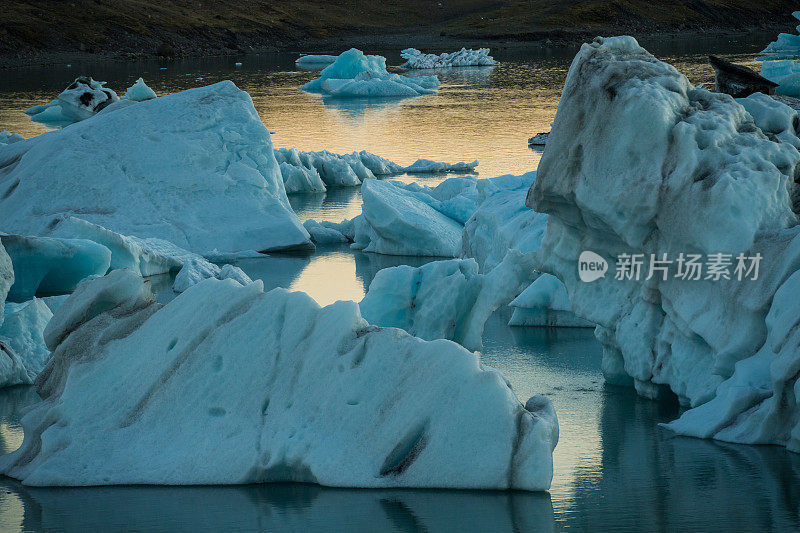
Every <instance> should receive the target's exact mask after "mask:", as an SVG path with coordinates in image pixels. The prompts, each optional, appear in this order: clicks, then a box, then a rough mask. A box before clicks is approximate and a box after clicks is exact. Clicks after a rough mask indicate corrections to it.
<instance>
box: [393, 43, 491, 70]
mask: <svg viewBox="0 0 800 533" xmlns="http://www.w3.org/2000/svg"><path fill="white" fill-rule="evenodd" d="M400 56H401V57H402V58H403V59H405V60H406V62H405V63H403V64H402V65H400V66H401V67H403V68H407V69H430V68H447V67H482V66H488V65H497V64H498V62H497V61H495V60H494V58H492V56H490V55H489V49H488V48H478V49H477V50H468V49H466V48H462V49H461V50H459V51H458V52H450V53H447V52H442V53H441V54H439V55H437V54H424V53H422V52H420V51H419V50H417V49H416V48H406V49H405V50H403V51H402V52H400Z"/></svg>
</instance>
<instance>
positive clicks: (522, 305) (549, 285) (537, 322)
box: [508, 274, 594, 328]
mask: <svg viewBox="0 0 800 533" xmlns="http://www.w3.org/2000/svg"><path fill="white" fill-rule="evenodd" d="M508 305H509V306H510V307H513V308H514V313H513V314H512V315H511V319H510V320H509V321H508V325H509V326H537V327H561V328H593V327H594V324H592V323H591V322H589V321H588V320H584V319H582V318H579V317H577V316H575V314H574V313H573V312H572V305H571V304H570V303H569V296H568V295H567V288H566V287H564V284H563V283H561V280H559V279H558V278H557V277H555V276H552V275H550V274H542V275H541V276H539V277H537V278H536V280H535V281H534V282H533V283H531V284H530V285H529V286H528V288H526V289H525V290H524V291H522V293H521V294H520V295H519V296H517V297H516V298H514V300H512V301H511V303H510V304H508Z"/></svg>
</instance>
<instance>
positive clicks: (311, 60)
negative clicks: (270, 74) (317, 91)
mask: <svg viewBox="0 0 800 533" xmlns="http://www.w3.org/2000/svg"><path fill="white" fill-rule="evenodd" d="M337 57H339V56H331V55H325V54H316V55H315V54H308V55H304V56H300V57H298V58H297V59H295V61H294V64H295V65H297V66H298V67H300V68H303V69H308V70H313V69H318V68H324V67H327V66H328V65H330V64H331V63H333V62H334V61H336V58H337Z"/></svg>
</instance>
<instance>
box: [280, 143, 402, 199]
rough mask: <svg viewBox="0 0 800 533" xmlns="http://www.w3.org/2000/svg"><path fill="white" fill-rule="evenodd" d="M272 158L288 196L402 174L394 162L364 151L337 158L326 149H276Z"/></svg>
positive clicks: (337, 155)
mask: <svg viewBox="0 0 800 533" xmlns="http://www.w3.org/2000/svg"><path fill="white" fill-rule="evenodd" d="M275 158H276V159H277V161H278V163H279V164H280V169H281V174H282V177H283V182H284V186H285V188H286V192H287V193H289V194H291V193H297V192H325V191H326V190H327V189H326V188H327V187H357V186H359V185H361V183H362V182H363V181H364V180H367V179H375V178H376V177H380V176H388V175H392V174H399V173H401V172H402V171H403V167H402V166H400V165H398V164H397V163H394V162H392V161H389V160H388V159H385V158H383V157H380V156H378V155H375V154H372V153H369V152H367V151H364V150H362V151H361V152H353V153H351V154H344V155H340V154H334V153H332V152H329V151H327V150H322V151H319V152H304V151H301V150H297V149H295V148H278V149H276V150H275Z"/></svg>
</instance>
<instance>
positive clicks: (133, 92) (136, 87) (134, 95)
mask: <svg viewBox="0 0 800 533" xmlns="http://www.w3.org/2000/svg"><path fill="white" fill-rule="evenodd" d="M156 96H158V95H156V92H155V91H154V90H153V89H151V88H150V87H148V86H147V84H146V83H145V82H144V79H142V78H139V79H138V80H136V83H134V84H133V85H131V86H130V87H128V89H127V90H126V91H125V96H123V98H126V99H128V100H133V101H135V102H142V101H144V100H150V99H152V98H156Z"/></svg>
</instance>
